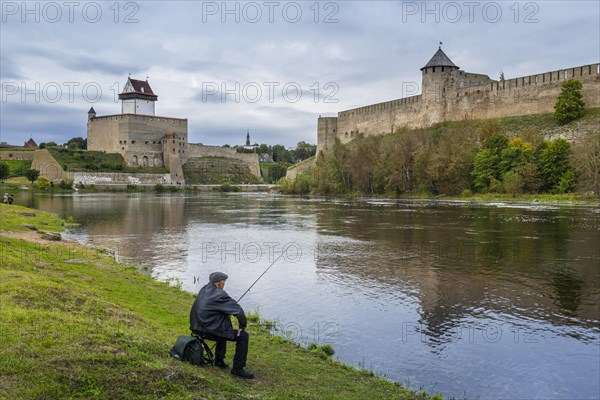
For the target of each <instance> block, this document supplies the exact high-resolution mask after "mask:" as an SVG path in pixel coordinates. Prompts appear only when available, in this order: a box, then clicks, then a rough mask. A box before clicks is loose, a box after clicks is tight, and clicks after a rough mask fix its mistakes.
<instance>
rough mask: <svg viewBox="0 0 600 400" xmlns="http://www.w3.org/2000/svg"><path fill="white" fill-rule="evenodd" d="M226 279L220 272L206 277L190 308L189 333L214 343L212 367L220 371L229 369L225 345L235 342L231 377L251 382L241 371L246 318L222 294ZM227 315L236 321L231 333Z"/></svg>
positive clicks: (246, 355)
mask: <svg viewBox="0 0 600 400" xmlns="http://www.w3.org/2000/svg"><path fill="white" fill-rule="evenodd" d="M226 279H227V275H226V274H224V273H222V272H213V273H212V274H210V276H209V278H208V280H209V282H208V283H207V284H206V285H204V287H203V288H202V289H200V291H199V292H198V295H197V296H196V300H195V301H194V305H193V306H192V311H191V312H190V330H191V331H192V332H194V333H195V334H197V335H198V336H201V337H203V338H205V339H208V340H214V341H215V342H216V343H217V348H216V352H215V365H216V366H218V367H221V368H223V369H226V368H229V365H227V364H225V353H226V351H227V341H228V340H229V341H232V342H236V345H235V355H234V357H233V368H232V369H231V373H232V374H233V375H235V376H238V377H240V378H245V379H252V378H254V374H253V373H252V372H249V371H246V370H245V369H244V368H245V367H246V359H247V357H248V339H249V335H248V333H247V332H246V330H245V329H246V315H245V314H244V310H243V309H242V307H241V306H240V305H239V304H238V302H237V301H235V300H234V299H232V298H231V297H229V295H228V294H227V292H225V290H223V288H224V287H225V280H226ZM231 315H233V316H235V317H236V318H237V320H238V322H239V326H240V328H239V329H233V325H231V317H230V316H231Z"/></svg>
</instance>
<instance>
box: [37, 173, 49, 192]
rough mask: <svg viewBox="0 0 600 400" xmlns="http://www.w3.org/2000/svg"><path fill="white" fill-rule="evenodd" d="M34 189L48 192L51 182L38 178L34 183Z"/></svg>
mask: <svg viewBox="0 0 600 400" xmlns="http://www.w3.org/2000/svg"><path fill="white" fill-rule="evenodd" d="M35 187H37V188H38V189H42V190H48V189H50V188H51V187H52V182H50V179H48V178H46V177H43V176H40V177H39V178H38V179H37V180H36V181H35Z"/></svg>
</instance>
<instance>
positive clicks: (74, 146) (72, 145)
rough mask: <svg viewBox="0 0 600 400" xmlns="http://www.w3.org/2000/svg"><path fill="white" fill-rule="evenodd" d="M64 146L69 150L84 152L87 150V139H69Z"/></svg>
mask: <svg viewBox="0 0 600 400" xmlns="http://www.w3.org/2000/svg"><path fill="white" fill-rule="evenodd" d="M65 146H66V147H67V148H69V149H71V150H85V149H87V139H84V138H82V137H74V138H72V139H69V141H68V142H67V143H65Z"/></svg>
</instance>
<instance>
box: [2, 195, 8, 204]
mask: <svg viewBox="0 0 600 400" xmlns="http://www.w3.org/2000/svg"><path fill="white" fill-rule="evenodd" d="M3 202H4V204H8V193H4V199H3Z"/></svg>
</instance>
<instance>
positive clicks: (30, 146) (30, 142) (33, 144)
mask: <svg viewBox="0 0 600 400" xmlns="http://www.w3.org/2000/svg"><path fill="white" fill-rule="evenodd" d="M23 147H27V148H28V149H36V148H37V147H38V145H37V143H36V142H35V140H33V139H29V140H28V141H26V142H25V144H24V145H23Z"/></svg>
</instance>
